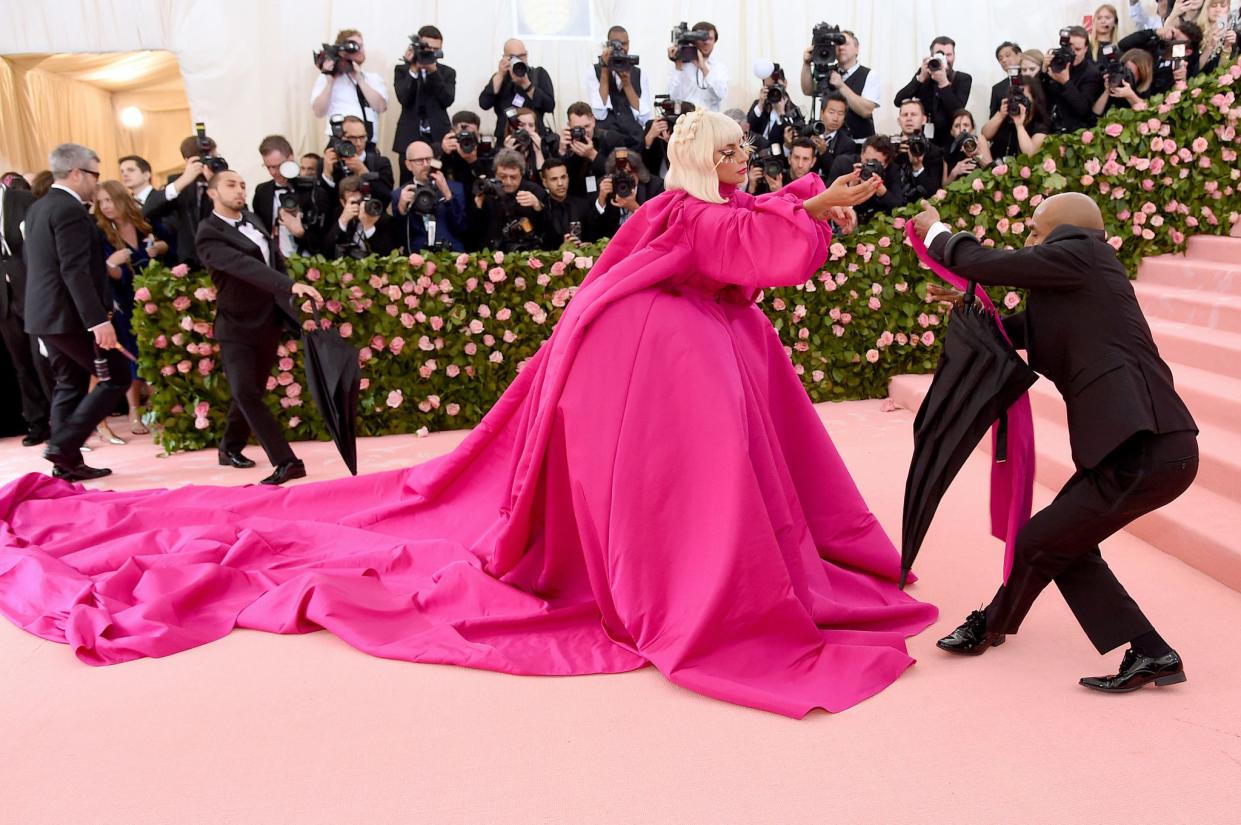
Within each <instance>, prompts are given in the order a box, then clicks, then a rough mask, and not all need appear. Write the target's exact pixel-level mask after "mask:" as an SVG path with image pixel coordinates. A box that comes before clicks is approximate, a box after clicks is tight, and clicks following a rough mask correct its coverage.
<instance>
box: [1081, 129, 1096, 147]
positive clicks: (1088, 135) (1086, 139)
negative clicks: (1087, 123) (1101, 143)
mask: <svg viewBox="0 0 1241 825" xmlns="http://www.w3.org/2000/svg"><path fill="white" fill-rule="evenodd" d="M1082 143H1084V144H1086V145H1087V146H1089V145H1090V144H1092V143H1094V132H1092V131H1090V130H1089V129H1087V130H1086V131H1084V132H1082Z"/></svg>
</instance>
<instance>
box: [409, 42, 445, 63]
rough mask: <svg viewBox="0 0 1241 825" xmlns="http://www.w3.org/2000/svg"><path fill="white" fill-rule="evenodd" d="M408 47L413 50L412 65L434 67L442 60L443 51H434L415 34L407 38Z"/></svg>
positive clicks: (434, 49)
mask: <svg viewBox="0 0 1241 825" xmlns="http://www.w3.org/2000/svg"><path fill="white" fill-rule="evenodd" d="M409 45H410V46H412V47H413V49H414V60H413V65H415V66H434V65H435V64H436V63H437V62H439V61H440V60H443V59H444V50H443V49H436V48H433V47H432V46H431V44H429V43H427V41H425V40H423V39H422V38H421V37H419V36H418V35H416V34H411V35H410V36H409Z"/></svg>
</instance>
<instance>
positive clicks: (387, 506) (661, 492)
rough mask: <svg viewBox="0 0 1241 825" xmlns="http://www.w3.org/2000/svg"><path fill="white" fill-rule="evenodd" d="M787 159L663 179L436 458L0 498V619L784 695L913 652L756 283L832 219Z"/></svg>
mask: <svg viewBox="0 0 1241 825" xmlns="http://www.w3.org/2000/svg"><path fill="white" fill-rule="evenodd" d="M821 188H822V183H821V182H819V181H818V179H817V176H807V177H806V178H803V180H802V181H799V182H798V183H796V184H793V185H792V186H790V187H787V188H786V189H785V190H783V191H782V192H780V193H777V194H775V195H771V196H766V197H762V198H757V199H756V198H753V197H750V196H748V195H745V194H742V193H737V192H730V193H729V195H728V202H727V203H724V204H709V203H705V202H702V201H699V200H696V199H693V198H690V197H688V196H687V195H685V194H684V193H681V192H669V193H666V194H664V195H662V196H660V197H658V198H656V199H654V200H652V201H651V202H649V203H648V204H646V205H645V206H644V207H643V209H641V210H640V211H639V212H638V213H637V214H635V215H634V216H633V217H632V218H630V220H629V221H628V222H626V224H625V226H624V227H623V229H622V230H621V232H620V233H619V234H618V236H617V237H616V239H615V240H613V242H612V243H611V244H610V245H609V246H608V247H607V250H606V251H605V252H604V254H603V255H602V256H601V258H600V260H599V261H598V263H597V264H596V266H595V267H594V269H593V270H592V271H591V274H590V276H589V277H588V278H587V279H586V280H585V282H584V283H583V285H582V287H581V288H580V290H579V291H578V293H577V295H576V296H575V297H574V298H573V300H572V301H571V302H570V304H569V306H568V307H567V308H566V310H565V313H564V315H563V317H562V319H561V321H560V322H559V323H558V324H557V326H556V329H555V330H554V331H553V333H552V335H551V337H550V338H549V339H548V340H547V341H546V342H545V343H544V345H543V346H542V348H541V349H540V350H539V351H538V353H537V354H536V355H535V356H534V357H533V358H532V359H531V361H530V362H529V363H528V364H527V366H526V368H525V369H524V370H523V371H522V372H521V373H520V375H519V376H518V378H517V379H516V380H515V381H514V382H513V384H512V385H511V386H510V387H509V389H508V390H507V391H506V392H505V393H504V395H503V397H501V399H500V400H499V401H498V402H497V403H496V405H495V406H494V407H493V408H492V410H491V411H490V412H489V413H488V415H487V417H486V418H485V419H484V421H483V422H482V423H481V424H480V425H479V426H478V427H477V428H476V429H475V430H474V431H473V432H472V433H471V434H470V435H469V436H468V437H467V439H466V440H465V441H464V442H463V443H462V444H461V446H460V447H459V448H458V449H456V450H455V451H454V452H452V453H450V454H449V455H446V456H444V457H442V458H439V459H436V460H433V461H430V462H427V463H426V464H422V465H419V466H415V467H411V468H408V469H405V470H400V471H392V472H386V473H377V474H373V475H364V476H359V477H357V478H345V479H341V480H335V481H327V482H321V483H317V484H307V485H302V486H297V487H291V488H287V489H271V488H261V487H244V488H216V487H194V486H191V487H185V488H182V489H177V490H145V491H141V492H132V493H115V492H94V491H89V490H85V489H83V488H82V487H80V486H76V485H72V484H67V483H64V482H60V481H56V480H53V479H51V478H48V477H46V476H39V475H29V476H25V477H23V478H21V479H19V480H17V481H15V482H13V483H12V484H10V485H8V486H7V487H5V488H4V489H3V490H2V491H0V519H2V520H3V525H2V526H0V612H3V613H4V614H5V615H6V616H8V617H9V618H10V619H11V620H12V621H14V622H15V623H17V624H18V625H20V626H21V627H23V628H25V629H26V630H28V631H30V632H31V633H34V634H37V635H39V636H41V637H43V638H46V639H50V640H53V641H57V642H64V643H68V644H69V645H71V646H72V647H73V650H74V652H75V653H76V654H77V655H78V657H79V658H80V659H82V661H84V662H87V663H90V664H96V665H102V664H111V663H115V662H123V661H126V660H130V659H135V658H138V657H143V656H166V655H169V654H171V653H175V652H177V651H180V650H184V649H186V648H189V647H193V646H195V645H200V644H203V643H205V642H209V641H211V640H212V639H216V638H219V637H221V636H223V635H225V634H227V633H228V632H229V631H230V630H231V629H232V628H234V627H246V628H254V629H259V630H266V631H270V632H274V633H304V632H309V631H313V630H317V629H320V628H325V629H327V630H329V631H331V632H332V633H335V634H336V635H338V636H340V637H341V638H342V639H344V640H345V641H346V642H348V643H349V644H351V645H353V646H355V647H357V648H359V649H361V650H364V651H366V652H368V653H371V654H374V655H377V656H384V657H388V658H393V659H403V660H408V661H415V662H438V663H444V664H455V665H464V666H468V667H476V668H484V669H489V670H497V671H504V672H508V673H520V674H550V675H571V674H586V673H608V672H617V671H625V670H632V669H635V668H639V667H642V666H644V665H646V664H648V663H650V664H654V665H655V666H656V667H657V668H659V670H660V671H661V672H662V673H664V674H665V675H666V676H667V678H668V679H669V680H670V681H671V682H673V683H675V684H677V685H680V686H682V687H685V688H689V689H690V690H694V691H697V692H699V693H703V694H706V695H708V696H713V697H716V698H719V699H723V700H726V701H729V702H735V703H738V704H742V705H748V706H751V707H755V708H761V709H764V710H769V711H774V712H776V713H781V714H786V715H788V716H793V717H801V716H803V715H805V714H806V713H807V712H809V711H810V710H811V709H813V708H825V709H827V710H830V711H839V710H843V709H845V708H847V707H849V706H851V705H853V704H854V703H856V702H859V701H861V700H862V699H865V698H866V697H868V696H871V695H873V694H875V693H877V692H878V691H880V690H882V689H883V688H884V687H886V686H887V685H889V684H890V683H891V682H892V681H893V680H895V679H896V678H897V677H898V676H899V675H900V674H901V673H902V672H903V671H904V670H905V669H906V668H907V667H909V666H910V665H911V664H913V659H912V658H910V656H909V655H908V653H907V651H906V648H905V643H904V639H905V638H906V637H908V636H910V635H912V634H915V633H917V632H919V631H921V630H922V629H924V628H925V627H927V626H928V625H929V624H931V623H932V622H933V621H934V620H935V618H936V610H935V608H934V607H933V606H931V605H927V604H922V603H919V602H917V601H915V600H914V599H913V598H911V597H909V596H908V595H906V594H904V593H901V592H900V591H899V590H898V589H897V587H896V586H895V584H894V582H895V580H896V578H897V576H898V570H899V557H898V554H897V552H896V549H895V548H894V547H893V546H892V543H891V542H890V541H889V539H888V537H887V536H886V535H885V534H884V532H883V529H882V528H881V527H880V525H879V524H878V522H877V521H876V520H875V518H874V516H873V515H872V514H871V513H870V511H869V510H868V509H867V507H866V504H865V502H864V501H863V500H862V497H861V496H860V494H859V493H858V490H857V488H856V487H855V485H854V484H853V481H852V479H851V478H850V476H849V473H848V471H847V469H846V468H845V466H844V464H843V463H842V461H841V459H840V457H839V455H838V454H837V452H836V450H835V448H834V447H833V446H832V443H831V440H830V439H829V438H828V436H827V435H826V433H825V432H824V430H823V426H822V424H821V422H820V420H819V418H818V416H817V415H816V413H815V410H814V408H813V406H812V405H811V404H810V401H809V400H808V398H807V396H806V393H805V391H804V390H803V388H802V386H801V384H800V381H799V380H798V378H797V376H796V375H795V373H794V371H793V369H792V366H791V365H790V363H789V359H788V357H787V355H786V354H785V352H784V348H783V346H782V345H781V342H780V339H779V337H778V335H777V334H776V332H775V330H774V329H773V328H772V326H771V324H770V323H769V322H768V320H767V319H766V317H765V316H764V315H763V313H762V311H761V310H759V309H758V308H757V307H756V306H755V305H754V304H753V303H752V301H751V298H752V297H753V295H754V294H755V293H756V291H757V290H759V289H760V288H762V287H765V286H785V285H791V284H797V283H800V282H802V281H804V280H806V279H807V278H809V277H810V276H812V275H813V273H814V272H815V271H816V270H817V268H818V267H819V266H820V265H821V264H822V262H823V261H824V259H825V257H826V255H827V246H828V241H829V238H830V235H829V233H828V231H827V229H826V228H825V227H824V225H823V224H821V223H818V222H816V221H814V220H813V219H811V218H810V216H809V215H807V214H806V212H805V210H804V209H803V208H802V207H801V201H802V200H803V199H804V198H805V197H808V196H809V195H812V194H814V192H816V191H818V190H820V189H821Z"/></svg>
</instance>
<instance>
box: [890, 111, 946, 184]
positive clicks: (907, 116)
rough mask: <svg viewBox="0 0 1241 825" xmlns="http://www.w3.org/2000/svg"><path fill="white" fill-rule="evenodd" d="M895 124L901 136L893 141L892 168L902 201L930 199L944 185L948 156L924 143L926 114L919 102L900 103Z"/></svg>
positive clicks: (932, 145)
mask: <svg viewBox="0 0 1241 825" xmlns="http://www.w3.org/2000/svg"><path fill="white" fill-rule="evenodd" d="M896 122H897V123H898V124H899V125H900V127H901V133H900V134H899V135H896V136H895V137H894V138H893V139H892V145H893V146H894V147H895V148H896V157H895V158H894V159H893V166H895V167H896V170H897V174H898V175H899V176H900V181H901V186H902V188H903V189H904V192H905V201H906V202H907V203H908V202H916V201H918V200H919V199H921V198H929V197H931V196H932V195H934V194H935V193H936V192H938V191H939V189H940V187H941V186H943V184H944V172H945V170H944V157H945V156H946V154H947V153H946V152H945V151H944V150H943V149H940V148H939V147H938V146H936V145H935V144H933V143H931V141H930V140H928V139H927V136H926V112H924V111H923V110H922V101H921V100H918V98H916V97H913V98H910V99H909V100H906V101H905V102H903V103H901V111H900V114H899V115H898V116H897V121H896ZM950 145H951V144H950Z"/></svg>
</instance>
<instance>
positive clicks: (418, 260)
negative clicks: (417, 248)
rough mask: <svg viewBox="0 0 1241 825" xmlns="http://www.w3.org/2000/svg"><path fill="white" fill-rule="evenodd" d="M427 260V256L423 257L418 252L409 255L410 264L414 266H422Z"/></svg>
mask: <svg viewBox="0 0 1241 825" xmlns="http://www.w3.org/2000/svg"><path fill="white" fill-rule="evenodd" d="M425 261H426V258H424V257H422V256H421V255H419V254H418V253H417V252H415V253H414V254H413V255H410V256H409V265H410V266H414V267H418V266H422V265H423V263H424V262H425Z"/></svg>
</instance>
